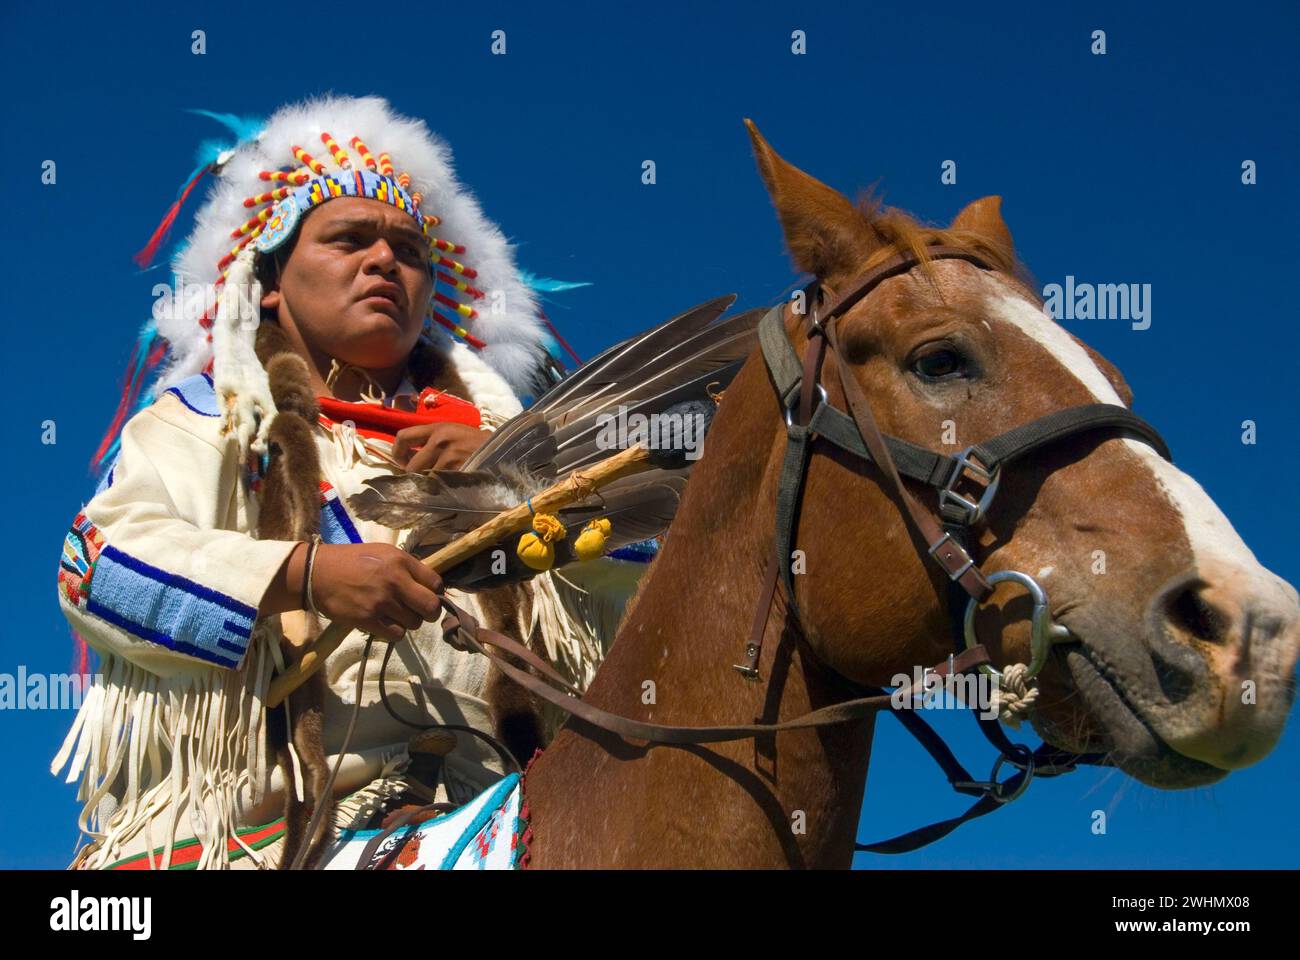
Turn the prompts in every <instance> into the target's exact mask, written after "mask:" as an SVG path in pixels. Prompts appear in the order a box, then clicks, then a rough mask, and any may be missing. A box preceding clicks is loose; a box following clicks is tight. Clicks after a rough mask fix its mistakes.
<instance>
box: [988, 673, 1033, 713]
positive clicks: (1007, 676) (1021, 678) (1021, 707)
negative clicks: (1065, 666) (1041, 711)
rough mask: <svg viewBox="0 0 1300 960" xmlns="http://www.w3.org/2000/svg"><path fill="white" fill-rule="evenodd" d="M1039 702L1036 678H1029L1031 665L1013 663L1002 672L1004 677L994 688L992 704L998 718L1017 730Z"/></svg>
mask: <svg viewBox="0 0 1300 960" xmlns="http://www.w3.org/2000/svg"><path fill="white" fill-rule="evenodd" d="M1037 700H1038V687H1037V686H1036V685H1035V684H1034V678H1033V677H1031V676H1029V665H1028V664H1025V663H1013V664H1011V665H1010V666H1009V667H1007V668H1006V669H1005V670H1003V671H1002V676H1001V677H1000V678H999V679H998V682H997V684H996V685H995V686H994V687H993V696H992V702H991V703H990V704H989V705H990V706H992V707H996V708H997V711H998V717H999V719H1001V720H1002V722H1003V723H1005V724H1006V725H1007V726H1009V727H1011V728H1012V729H1016V728H1018V727H1019V726H1020V723H1021V721H1022V720H1024V719H1025V717H1027V716H1028V715H1029V713H1030V712H1031V711H1032V710H1033V709H1034V703H1035V701H1037Z"/></svg>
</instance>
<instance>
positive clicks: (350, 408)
mask: <svg viewBox="0 0 1300 960" xmlns="http://www.w3.org/2000/svg"><path fill="white" fill-rule="evenodd" d="M316 402H317V403H318V404H319V405H320V422H321V423H323V424H324V425H325V426H327V427H328V426H333V425H334V424H336V423H342V422H343V421H345V420H351V421H352V422H353V423H354V424H356V429H357V433H358V434H360V435H361V436H363V437H369V438H370V439H372V440H387V441H388V442H389V443H392V442H393V438H394V437H395V436H396V435H397V431H398V430H401V429H403V428H404V427H415V426H419V425H420V424H422V423H464V424H467V425H468V426H471V427H478V426H482V423H483V421H482V418H481V417H480V416H479V410H478V407H476V406H474V404H472V403H470V402H469V401H467V400H462V399H460V397H454V396H452V395H451V394H450V393H444V392H443V391H441V390H435V389H434V388H433V387H425V388H424V389H423V390H421V391H420V394H419V396H416V395H415V394H410V393H403V394H399V395H398V396H396V397H394V398H393V406H391V407H385V406H381V405H380V404H377V403H347V402H346V401H343V400H336V399H334V398H333V397H317V398H316Z"/></svg>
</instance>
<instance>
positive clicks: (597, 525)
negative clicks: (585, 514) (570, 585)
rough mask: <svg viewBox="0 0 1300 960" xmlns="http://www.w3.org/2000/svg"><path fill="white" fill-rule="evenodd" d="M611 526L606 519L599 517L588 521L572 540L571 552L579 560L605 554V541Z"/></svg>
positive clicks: (593, 558)
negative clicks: (576, 537)
mask: <svg viewBox="0 0 1300 960" xmlns="http://www.w3.org/2000/svg"><path fill="white" fill-rule="evenodd" d="M612 529H613V527H612V525H611V524H610V522H609V521H608V520H606V519H605V518H604V517H601V518H600V519H599V520H592V521H590V522H589V523H588V524H587V525H586V526H585V527H583V528H582V533H580V534H578V539H577V540H575V541H574V542H573V553H574V555H575V556H576V557H577V558H578V559H579V560H595V559H596V558H597V557H603V556H604V555H605V543H606V541H607V540H609V532H610V530H612Z"/></svg>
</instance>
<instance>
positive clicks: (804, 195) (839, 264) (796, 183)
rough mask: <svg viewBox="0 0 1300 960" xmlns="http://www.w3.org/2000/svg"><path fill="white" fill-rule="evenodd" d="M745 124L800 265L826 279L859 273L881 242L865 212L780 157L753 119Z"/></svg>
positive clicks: (769, 190)
mask: <svg viewBox="0 0 1300 960" xmlns="http://www.w3.org/2000/svg"><path fill="white" fill-rule="evenodd" d="M745 126H746V127H748V128H749V138H750V140H751V141H752V142H753V146H754V158H755V159H756V160H757V161H758V172H759V173H760V174H761V175H762V177H763V183H764V184H765V185H766V187H767V192H768V194H769V195H770V196H771V197H772V203H773V204H774V205H775V206H776V215H777V217H778V218H779V219H780V221H781V229H782V231H783V232H784V233H785V245H786V248H787V249H788V250H789V251H790V256H791V257H792V258H793V259H794V264H795V267H796V269H798V270H801V271H804V272H806V273H811V274H814V275H815V276H817V277H819V278H820V279H822V280H829V279H830V278H832V277H834V276H836V275H839V274H844V273H850V274H852V273H856V272H857V270H858V267H859V265H860V264H861V263H862V261H863V260H864V259H866V257H867V255H868V254H869V253H871V251H872V250H873V249H875V247H877V246H878V245H879V244H880V238H879V237H877V236H876V233H875V231H873V230H872V229H871V227H870V225H869V224H868V223H867V220H866V217H864V216H863V214H862V213H861V212H859V211H858V210H857V209H855V208H854V206H853V204H852V203H850V202H849V199H848V198H847V197H845V196H844V195H843V194H842V193H840V192H839V191H838V190H835V189H833V188H831V187H828V186H827V185H826V184H824V183H822V182H821V181H820V180H817V179H814V178H813V177H810V176H808V174H806V173H804V172H803V171H802V170H800V169H799V168H798V167H795V166H793V165H791V164H789V163H787V162H786V161H785V160H783V159H781V157H780V156H778V155H777V152H776V151H775V150H773V149H772V147H771V146H770V145H769V144H768V142H767V141H766V140H764V139H763V135H762V134H761V133H759V132H758V127H756V126H754V123H753V121H752V120H749V119H746V120H745Z"/></svg>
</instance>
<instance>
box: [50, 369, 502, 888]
mask: <svg viewBox="0 0 1300 960" xmlns="http://www.w3.org/2000/svg"><path fill="white" fill-rule="evenodd" d="M450 355H451V358H452V363H453V365H454V366H455V368H456V371H457V373H458V374H459V375H460V377H461V379H462V380H463V381H464V383H465V384H466V385H467V387H468V389H469V393H470V396H469V397H468V398H466V399H468V400H470V401H472V402H473V403H474V404H475V405H476V406H477V407H478V408H479V410H480V412H481V413H482V415H483V418H484V421H485V423H500V422H502V421H504V420H505V419H508V418H509V417H512V416H514V415H515V414H517V413H519V412H520V409H521V407H520V403H519V401H518V399H517V398H516V397H515V396H514V395H513V393H512V392H511V391H510V388H509V387H508V386H507V385H506V383H505V381H504V380H502V379H501V378H500V377H499V376H498V375H497V374H496V373H494V372H493V371H492V370H490V369H489V368H488V367H487V366H486V365H485V364H484V363H483V362H482V361H481V360H479V359H478V358H477V357H475V356H474V355H473V354H472V353H470V351H469V349H468V348H466V347H464V346H463V345H459V344H457V345H455V346H453V347H452V348H451V354H450ZM408 386H409V381H408V384H405V385H404V386H403V389H407V388H408ZM367 443H369V444H371V445H373V446H376V447H378V448H380V449H381V450H382V451H383V452H388V451H389V450H390V449H391V447H390V445H389V444H388V443H387V442H386V441H383V440H376V439H368V440H363V439H362V438H360V437H358V436H357V433H356V429H355V427H354V425H353V424H351V423H346V422H345V423H331V424H330V425H329V426H325V425H321V426H320V427H319V428H318V430H317V431H316V446H317V450H318V453H319V456H320V464H321V474H322V481H321V484H320V510H321V522H320V532H321V538H322V541H323V542H325V543H360V542H367V543H389V544H395V545H398V544H400V541H401V540H402V537H403V532H402V531H398V530H393V529H390V528H388V527H384V526H381V525H379V524H375V523H369V522H366V521H362V520H360V519H358V518H356V517H353V516H350V515H349V512H348V509H347V506H346V501H347V498H348V497H349V496H351V495H352V494H354V493H357V492H359V491H360V490H361V489H362V485H363V482H364V481H365V480H366V479H367V478H370V477H374V476H379V475H385V474H391V473H393V472H394V468H393V467H392V466H391V465H390V464H388V463H387V462H386V461H384V460H383V459H382V458H381V457H378V456H376V455H375V454H374V453H373V452H372V451H371V450H368V449H367V448H366V444H367ZM249 486H250V484H249V481H248V477H247V473H246V471H245V468H244V466H243V464H242V462H241V458H240V453H239V448H238V444H237V442H236V440H235V438H234V437H233V436H231V435H223V433H222V431H221V417H220V415H219V411H218V409H217V403H216V396H215V394H214V391H213V385H212V381H211V379H210V378H209V377H208V376H206V375H200V376H195V377H191V378H189V379H188V380H185V381H182V382H181V383H179V384H177V385H175V386H173V387H172V388H170V389H168V390H166V391H165V392H164V393H162V394H161V395H160V396H159V397H158V399H157V400H156V401H155V402H154V403H153V404H152V405H151V406H149V407H148V408H146V409H144V410H142V411H141V412H139V413H138V414H136V415H135V416H134V417H133V418H132V419H131V420H129V421H128V422H127V424H126V426H125V427H124V429H123V432H122V438H121V451H120V454H119V456H118V458H117V460H116V462H115V463H114V465H113V467H112V469H111V471H110V472H109V473H108V474H107V475H106V477H105V480H104V481H103V482H102V483H101V486H100V489H99V490H98V491H97V492H96V494H95V496H94V497H93V498H92V499H91V500H90V502H89V503H87V504H86V505H85V506H84V507H83V508H82V510H81V512H80V513H78V514H77V516H76V519H75V522H74V524H73V526H72V529H71V530H70V531H69V533H68V536H67V540H66V542H65V544H64V550H63V558H62V561H61V563H60V567H59V590H58V593H59V603H60V606H61V607H62V609H63V612H64V614H65V615H66V616H67V618H68V620H69V622H70V623H71V624H72V626H73V628H74V629H75V630H76V631H77V633H79V634H80V635H81V636H82V637H83V638H84V639H85V640H86V641H87V643H88V644H89V645H90V646H91V647H92V648H94V649H95V650H96V651H97V653H98V654H99V655H100V658H101V661H102V663H101V668H100V670H99V673H100V674H102V677H103V680H102V682H101V683H98V684H96V685H95V686H94V687H93V688H92V690H91V691H90V692H89V693H88V695H87V696H86V698H85V700H84V703H83V705H82V708H81V710H80V712H79V713H78V715H77V717H76V720H75V721H74V724H73V727H72V729H71V731H70V732H69V734H68V737H67V739H66V741H65V743H64V745H63V747H62V749H61V750H60V752H59V755H58V757H56V758H55V761H54V764H53V770H54V771H55V772H56V773H57V772H58V771H59V770H61V769H62V768H63V767H64V766H65V764H68V762H69V761H71V763H70V766H69V769H68V778H67V779H68V782H70V783H71V782H75V781H76V779H77V778H78V777H80V778H81V787H80V792H79V794H78V799H79V800H80V801H82V802H83V804H84V806H83V811H82V814H81V819H80V826H81V829H82V830H83V831H86V832H87V833H88V834H90V835H91V836H92V837H94V838H95V839H96V840H97V841H98V843H97V845H96V847H95V848H94V849H93V850H92V851H91V853H90V854H89V856H88V857H87V858H86V860H85V862H84V864H83V865H84V866H87V867H104V866H110V865H112V864H114V863H116V862H119V861H121V860H123V859H125V858H129V857H132V856H135V855H139V854H142V853H146V852H147V851H151V850H156V849H159V848H166V849H167V851H168V852H167V853H166V854H164V856H163V858H161V860H162V862H165V863H170V857H171V851H170V848H171V845H172V844H173V843H175V842H178V841H182V840H185V839H187V838H197V839H198V841H199V844H200V846H201V847H202V854H201V858H200V862H199V864H198V865H199V866H205V867H206V866H211V867H222V866H226V865H227V855H226V854H227V852H228V851H233V852H234V853H235V855H236V858H237V859H238V861H239V862H238V863H237V865H239V866H255V865H258V864H259V863H260V862H262V861H263V860H264V859H265V858H263V857H260V856H257V855H256V854H255V853H252V852H250V851H251V850H252V849H253V848H252V847H251V846H250V843H249V842H248V841H246V840H245V839H244V838H243V837H241V836H240V833H239V831H240V830H241V829H244V830H245V833H246V834H247V830H246V828H248V827H250V826H253V825H257V824H264V823H267V822H268V821H272V820H274V819H275V818H277V817H279V816H280V814H281V813H282V811H283V807H284V790H285V789H286V785H285V783H284V780H283V777H282V776H281V773H280V771H279V769H278V768H277V767H276V763H275V758H274V756H270V757H268V755H267V750H266V744H265V733H266V730H265V717H264V709H263V706H262V699H263V697H264V696H265V693H266V690H267V685H268V683H269V680H270V677H271V674H272V672H273V670H274V668H275V667H276V665H277V663H278V662H279V658H280V656H281V654H280V651H279V643H280V633H279V631H280V626H279V618H278V617H267V618H264V619H261V620H259V619H258V618H257V605H258V603H259V602H260V601H261V598H262V596H263V594H264V593H265V592H266V589H267V586H268V585H269V584H270V583H271V581H272V579H273V578H274V577H275V576H276V574H277V572H278V571H279V569H280V567H281V566H282V565H283V563H284V561H285V559H286V558H287V557H288V555H289V553H290V552H291V551H292V550H293V548H294V546H295V545H296V542H295V541H275V540H258V539H255V536H254V531H255V530H256V525H257V516H256V514H257V498H256V494H255V492H254V491H252V490H250V489H249ZM452 598H453V599H454V600H455V602H457V603H459V604H462V605H464V606H465V607H466V609H467V610H470V611H471V612H474V613H475V614H477V613H478V607H477V605H476V604H475V602H474V600H473V597H472V596H466V595H463V594H460V593H456V592H453V593H452ZM364 642H365V637H364V635H363V634H361V633H360V632H358V631H353V632H352V634H351V635H350V636H349V637H348V638H347V640H346V641H345V642H344V643H343V644H342V645H341V646H340V647H339V648H338V649H337V650H336V651H335V652H334V653H333V654H332V655H330V657H329V658H328V659H327V661H326V664H325V668H324V675H325V678H326V682H327V685H328V692H327V695H326V701H325V713H324V746H325V749H326V752H327V753H328V754H330V764H331V766H332V765H333V763H334V760H335V758H336V755H337V752H338V750H339V748H340V746H341V741H342V738H343V734H344V732H345V730H346V729H347V723H348V718H349V716H350V713H351V710H352V705H353V697H354V691H355V685H356V678H357V671H358V669H359V667H360V665H361V658H362V653H363V647H364ZM384 648H385V643H384V642H383V641H380V640H377V641H376V642H375V643H374V644H373V646H372V649H371V658H370V661H369V662H368V663H367V665H366V671H365V673H366V679H365V685H364V688H363V690H364V692H363V695H362V708H361V711H360V716H359V719H358V723H357V729H356V732H355V734H354V736H353V739H352V745H351V747H350V750H349V754H348V756H347V757H346V758H345V761H344V765H343V767H342V769H341V771H340V774H339V779H338V782H337V783H336V785H335V789H334V793H335V795H336V796H342V795H344V794H348V793H352V792H353V791H357V790H358V789H359V788H362V787H364V786H366V785H367V784H370V783H372V781H375V780H376V779H377V778H380V777H382V776H384V775H385V774H387V773H389V772H390V771H392V770H393V769H394V768H395V766H398V765H400V763H401V762H402V761H403V760H404V759H405V752H406V743H407V739H408V737H409V736H410V734H411V733H412V732H413V731H412V729H411V728H409V727H406V726H403V725H402V724H400V723H398V722H397V721H396V720H394V719H393V718H392V717H391V716H389V714H388V712H387V711H386V710H385V709H384V708H383V705H382V704H381V703H380V702H379V677H378V672H379V665H380V658H381V657H382V656H383V653H384ZM486 680H487V662H486V661H485V660H484V659H483V658H482V657H478V656H475V655H473V654H468V653H463V652H460V651H457V650H455V649H454V648H452V647H451V646H450V645H448V644H446V643H444V642H442V633H441V630H440V629H439V627H438V625H437V624H436V623H425V624H424V625H423V626H422V627H421V628H420V629H419V630H418V631H413V632H411V633H409V634H408V635H407V639H406V640H403V641H401V642H399V643H398V644H397V645H396V649H395V650H394V651H393V655H392V658H391V660H390V662H389V667H388V673H387V677H386V687H387V691H388V694H389V698H390V700H391V701H392V703H393V706H394V709H396V710H397V711H398V712H399V713H401V714H402V716H404V717H407V718H409V719H411V720H413V721H417V722H433V721H440V722H445V723H456V724H469V725H471V726H474V727H476V728H478V729H484V730H489V731H490V730H491V721H490V719H489V716H488V712H487V705H486V703H485V701H484V699H483V696H482V695H483V692H484V687H485V683H486ZM457 740H458V743H457V747H456V749H455V750H454V751H453V752H452V753H451V754H450V755H448V757H447V761H446V767H445V779H446V784H445V791H446V793H447V796H448V798H449V799H451V800H452V801H453V802H458V803H459V802H464V801H466V800H468V799H469V798H470V797H471V796H473V795H474V794H476V793H478V792H479V791H481V790H483V789H485V788H486V787H488V786H489V785H491V784H492V783H493V782H494V781H496V780H497V779H498V778H500V777H501V776H502V775H503V773H504V771H503V770H502V769H501V767H500V761H499V760H498V759H497V758H496V755H495V754H494V753H492V752H491V751H490V750H489V749H488V748H486V747H485V746H483V745H482V744H481V742H480V741H479V740H478V738H474V737H468V736H461V737H458V738H457ZM249 836H251V835H249ZM190 846H191V847H192V846H193V845H190ZM269 865H272V866H274V865H275V864H274V862H273V861H272V862H271V863H270V864H269Z"/></svg>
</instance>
